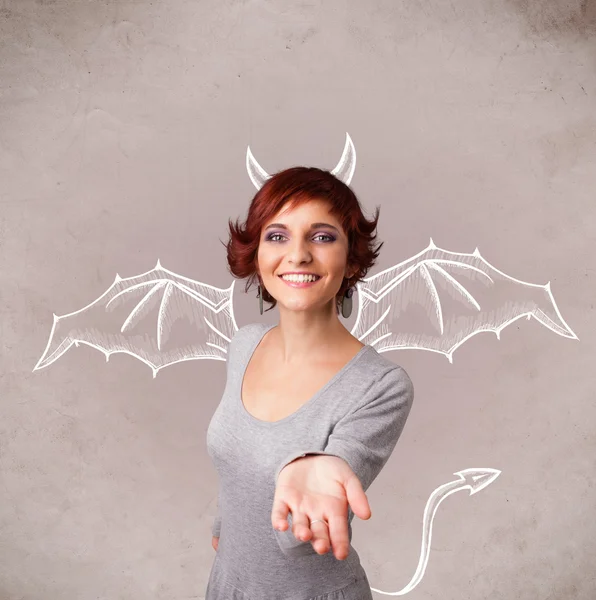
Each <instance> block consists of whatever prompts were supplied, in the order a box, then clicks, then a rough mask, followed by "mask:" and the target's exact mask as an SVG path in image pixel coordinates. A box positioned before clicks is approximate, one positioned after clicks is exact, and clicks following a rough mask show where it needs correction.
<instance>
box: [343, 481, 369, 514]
mask: <svg viewBox="0 0 596 600" xmlns="http://www.w3.org/2000/svg"><path fill="white" fill-rule="evenodd" d="M345 487H346V496H347V498H348V504H349V505H350V508H351V509H352V512H353V513H354V514H355V515H356V516H357V517H358V518H359V519H364V520H367V519H370V517H371V510H370V505H369V504H368V498H367V497H366V494H365V493H364V490H363V489H362V484H361V483H360V480H359V479H358V477H357V476H356V475H354V476H352V477H350V478H349V479H348V480H347V482H346V486H345Z"/></svg>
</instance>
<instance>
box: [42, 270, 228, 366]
mask: <svg viewBox="0 0 596 600" xmlns="http://www.w3.org/2000/svg"><path fill="white" fill-rule="evenodd" d="M233 291H234V282H232V285H230V287H229V288H227V289H220V288H216V287H213V286H211V285H207V284H206V283H201V282H199V281H193V280H192V279H188V278H186V277H182V276H181V275H177V274H176V273H173V272H171V271H168V270H167V269H164V268H163V267H162V266H161V265H160V263H159V260H158V261H157V265H156V266H155V267H154V268H153V269H152V270H151V271H148V272H146V273H143V274H141V275H137V276H134V277H128V278H126V279H122V278H121V277H120V276H119V275H116V279H115V280H114V283H113V284H112V285H111V286H110V288H109V289H108V290H107V291H106V292H105V293H104V294H103V295H102V296H100V297H99V298H97V300H95V301H93V302H91V303H90V304H88V305H87V306H85V307H84V308H82V309H80V310H77V311H75V312H72V313H69V314H66V315H62V316H60V317H58V316H56V315H54V324H53V326H52V331H51V333H50V339H49V340H48V344H47V346H46V349H45V351H44V353H43V356H42V357H41V358H40V360H39V362H38V363H37V365H36V366H35V368H34V369H33V370H34V371H35V370H36V369H42V368H43V367H47V366H48V365H50V364H52V363H53V362H54V361H55V360H57V359H58V358H60V356H62V355H63V354H64V353H65V352H66V351H67V350H68V349H69V348H70V347H71V346H72V345H73V344H75V346H78V345H79V344H87V345H89V346H91V347H93V348H96V349H97V350H100V351H101V352H103V353H104V354H105V356H106V360H109V357H110V355H111V354H114V353H117V352H124V353H126V354H130V355H131V356H134V357H135V358H138V359H139V360H141V361H143V362H144V363H145V364H147V365H149V366H150V367H151V369H152V370H153V377H155V376H156V375H157V372H158V371H159V370H160V369H163V368H164V367H167V366H168V365H171V364H174V363H177V362H181V361H184V360H196V359H213V360H224V361H225V360H226V354H227V350H228V345H229V343H230V340H231V339H232V336H233V335H234V333H235V332H236V331H237V330H238V327H237V325H236V322H235V320H234V311H233V302H232V297H233Z"/></svg>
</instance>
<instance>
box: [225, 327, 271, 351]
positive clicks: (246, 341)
mask: <svg viewBox="0 0 596 600" xmlns="http://www.w3.org/2000/svg"><path fill="white" fill-rule="evenodd" d="M271 327H273V325H267V324H266V323H249V324H248V325H243V326H242V327H240V328H239V329H238V330H237V331H236V333H235V334H234V335H233V337H232V340H231V342H230V344H231V345H233V346H234V347H237V346H250V345H251V344H253V343H254V342H255V341H256V340H257V339H260V338H261V337H263V336H264V335H265V332H266V331H267V330H268V329H270V328H271Z"/></svg>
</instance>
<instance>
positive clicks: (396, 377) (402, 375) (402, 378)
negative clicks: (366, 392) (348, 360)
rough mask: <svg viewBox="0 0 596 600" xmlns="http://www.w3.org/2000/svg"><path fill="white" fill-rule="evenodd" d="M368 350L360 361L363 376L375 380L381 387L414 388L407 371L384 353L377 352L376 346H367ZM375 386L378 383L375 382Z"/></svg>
mask: <svg viewBox="0 0 596 600" xmlns="http://www.w3.org/2000/svg"><path fill="white" fill-rule="evenodd" d="M366 348H367V350H368V351H367V352H365V354H364V356H363V360H362V361H361V362H360V363H359V367H360V371H361V375H362V377H365V378H367V379H368V380H369V381H372V382H374V383H375V384H377V385H379V386H380V387H381V388H383V387H385V386H387V385H389V386H395V385H397V386H399V387H402V386H403V387H406V388H409V389H411V390H412V392H413V384H412V380H411V379H410V376H409V375H408V373H407V371H406V370H405V369H404V367H402V366H401V365H399V364H397V363H396V362H393V361H392V360H390V359H389V358H388V357H386V356H385V355H384V354H382V353H380V352H377V350H376V349H375V347H374V346H366ZM373 387H376V385H374V384H373Z"/></svg>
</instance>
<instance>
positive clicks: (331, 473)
mask: <svg viewBox="0 0 596 600" xmlns="http://www.w3.org/2000/svg"><path fill="white" fill-rule="evenodd" d="M348 508H351V509H352V511H353V512H354V514H355V515H356V516H357V517H359V518H361V519H365V520H366V519H369V518H370V516H371V511H370V506H369V504H368V499H367V498H366V494H365V493H364V490H363V489H362V485H361V484H360V481H359V480H358V477H357V476H356V475H355V474H354V472H353V471H352V469H350V467H349V465H348V464H347V463H346V462H345V461H344V460H343V459H341V458H338V457H336V456H328V455H313V456H305V457H303V458H299V459H297V460H295V461H293V462H291V463H289V464H288V465H286V466H285V467H284V468H283V469H282V470H281V472H280V474H279V477H278V478H277V484H276V488H275V496H274V498H273V509H272V512H271V522H272V525H273V527H275V528H276V529H277V530H278V531H285V530H286V529H287V528H288V522H287V517H288V514H289V513H290V512H291V513H292V521H293V525H292V533H293V534H294V536H295V537H296V539H299V540H301V541H303V542H307V541H310V542H311V544H312V545H313V548H314V549H315V551H316V552H317V553H319V554H325V553H326V552H328V551H329V550H330V548H333V553H334V555H335V557H336V558H337V559H339V560H343V559H345V558H346V557H347V556H348V551H349V547H350V540H349V535H348ZM315 519H321V520H324V521H326V523H325V522H321V521H317V522H316V523H313V524H311V521H314V520H315Z"/></svg>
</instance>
